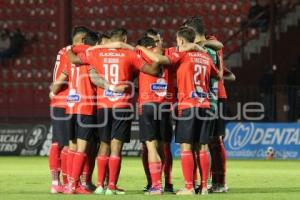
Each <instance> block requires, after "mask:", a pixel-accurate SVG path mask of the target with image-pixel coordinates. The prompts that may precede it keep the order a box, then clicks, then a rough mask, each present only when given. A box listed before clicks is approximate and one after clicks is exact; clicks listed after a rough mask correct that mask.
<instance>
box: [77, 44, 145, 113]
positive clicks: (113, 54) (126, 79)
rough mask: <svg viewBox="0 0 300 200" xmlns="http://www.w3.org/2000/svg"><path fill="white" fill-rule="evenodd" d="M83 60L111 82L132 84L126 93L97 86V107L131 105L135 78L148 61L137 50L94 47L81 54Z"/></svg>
mask: <svg viewBox="0 0 300 200" xmlns="http://www.w3.org/2000/svg"><path fill="white" fill-rule="evenodd" d="M79 56H80V58H81V60H82V61H83V62H85V63H89V64H90V65H91V66H92V67H91V68H90V69H92V68H94V69H96V71H97V72H98V74H99V75H100V76H103V77H105V79H106V80H107V81H109V83H110V84H114V85H118V84H130V85H129V86H131V87H130V89H129V90H128V92H126V93H118V92H113V91H111V90H109V89H102V88H97V108H124V107H129V106H130V104H131V103H132V102H131V101H132V98H133V96H134V92H132V91H134V86H133V79H134V77H135V75H136V74H137V72H138V70H140V69H141V68H142V67H143V66H144V65H145V64H146V63H145V61H144V60H143V59H142V58H141V56H140V55H138V54H137V53H136V52H134V51H131V50H127V49H100V48H99V49H93V50H91V51H87V52H86V53H85V54H79Z"/></svg>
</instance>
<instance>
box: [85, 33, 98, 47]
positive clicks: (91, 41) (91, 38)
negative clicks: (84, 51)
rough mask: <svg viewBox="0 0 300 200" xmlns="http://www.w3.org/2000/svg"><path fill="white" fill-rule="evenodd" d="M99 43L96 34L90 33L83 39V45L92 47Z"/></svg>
mask: <svg viewBox="0 0 300 200" xmlns="http://www.w3.org/2000/svg"><path fill="white" fill-rule="evenodd" d="M98 41H99V36H98V33H97V32H93V31H90V32H89V33H88V34H87V35H86V36H85V38H84V44H86V45H90V46H94V45H96V43H97V42H98Z"/></svg>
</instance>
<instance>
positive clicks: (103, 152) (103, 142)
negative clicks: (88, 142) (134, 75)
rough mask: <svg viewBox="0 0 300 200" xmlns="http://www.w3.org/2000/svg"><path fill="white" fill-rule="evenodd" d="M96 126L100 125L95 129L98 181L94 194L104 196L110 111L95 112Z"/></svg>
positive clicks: (109, 133)
mask: <svg viewBox="0 0 300 200" xmlns="http://www.w3.org/2000/svg"><path fill="white" fill-rule="evenodd" d="M97 125H101V127H98V129H97V134H98V136H99V140H100V147H99V151H98V157H97V166H98V179H97V189H96V190H95V194H105V187H104V181H105V178H106V174H107V172H108V161H109V155H110V141H111V125H112V115H111V109H98V110H97Z"/></svg>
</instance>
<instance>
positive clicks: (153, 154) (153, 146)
mask: <svg viewBox="0 0 300 200" xmlns="http://www.w3.org/2000/svg"><path fill="white" fill-rule="evenodd" d="M146 145H147V149H148V162H149V170H150V175H151V182H152V185H151V188H150V189H149V190H148V192H147V194H150V195H153V194H162V184H161V176H162V161H161V157H160V155H159V152H158V151H159V149H162V148H159V145H162V144H159V142H158V141H157V140H151V141H146Z"/></svg>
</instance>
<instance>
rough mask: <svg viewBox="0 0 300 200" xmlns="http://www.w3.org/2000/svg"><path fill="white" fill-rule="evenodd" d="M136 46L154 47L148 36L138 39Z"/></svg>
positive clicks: (152, 40)
mask: <svg viewBox="0 0 300 200" xmlns="http://www.w3.org/2000/svg"><path fill="white" fill-rule="evenodd" d="M137 44H138V45H140V46H143V47H151V48H153V47H156V45H155V41H154V39H153V38H151V37H148V36H143V37H142V38H140V39H139V40H138V41H137Z"/></svg>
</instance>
